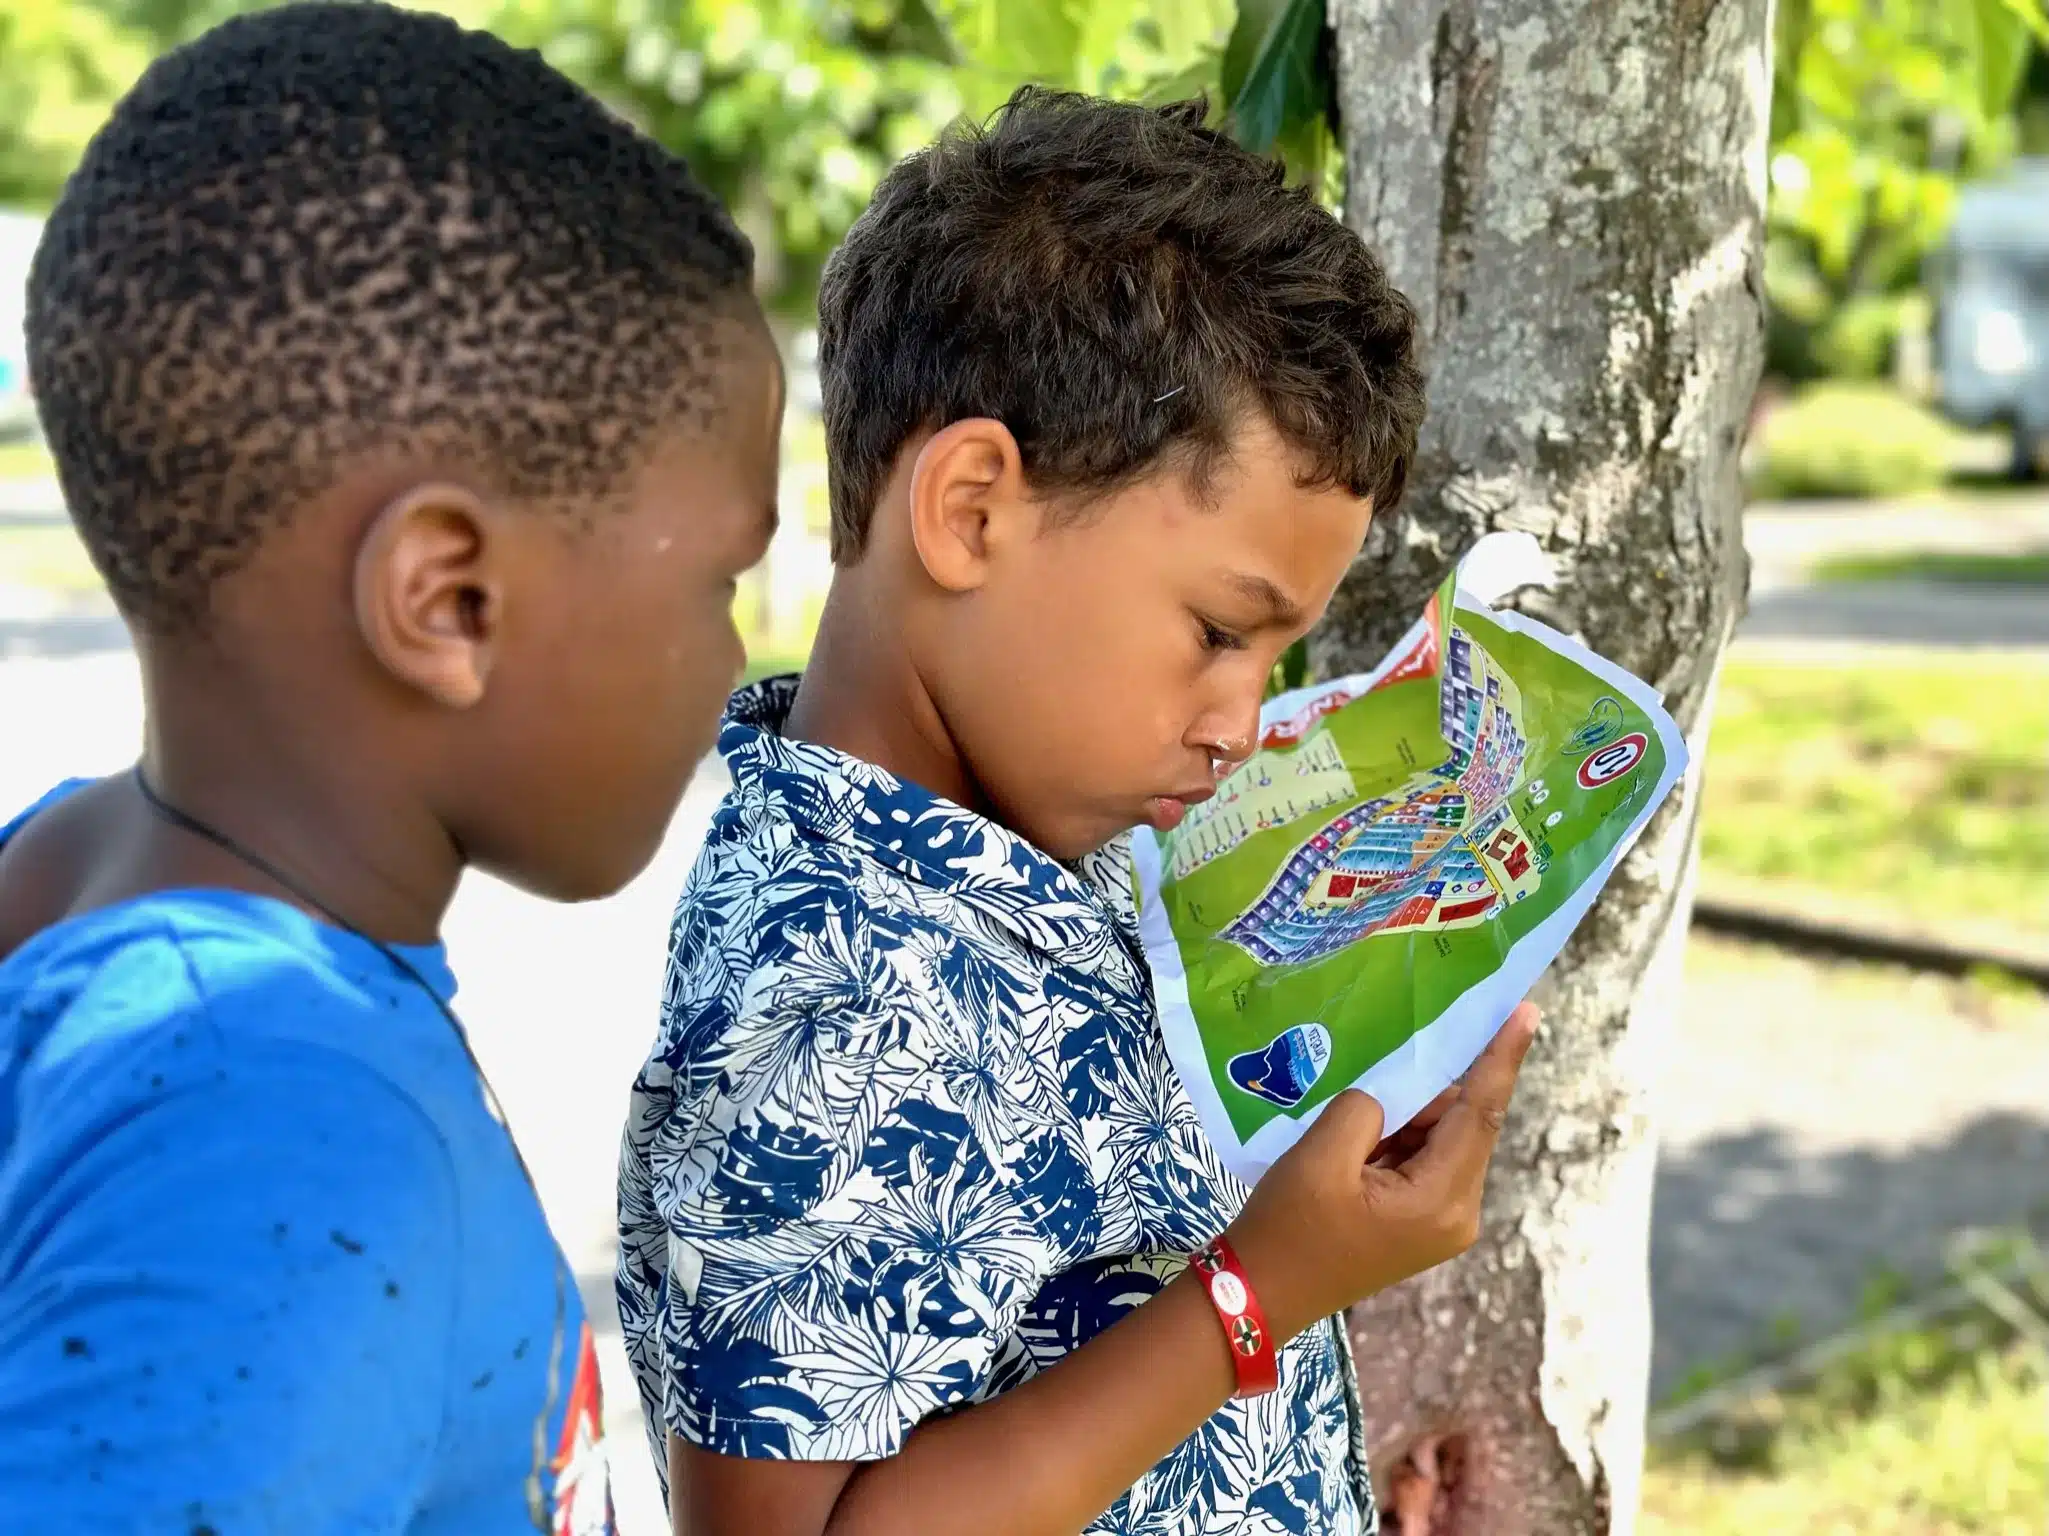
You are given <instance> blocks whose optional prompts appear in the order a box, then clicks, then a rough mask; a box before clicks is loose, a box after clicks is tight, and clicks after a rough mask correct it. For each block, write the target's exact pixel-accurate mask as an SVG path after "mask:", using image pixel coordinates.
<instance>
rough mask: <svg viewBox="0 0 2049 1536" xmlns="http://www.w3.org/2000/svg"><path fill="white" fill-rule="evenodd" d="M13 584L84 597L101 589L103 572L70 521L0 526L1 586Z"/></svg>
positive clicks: (12, 585) (67, 595)
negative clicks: (26, 525)
mask: <svg viewBox="0 0 2049 1536" xmlns="http://www.w3.org/2000/svg"><path fill="white" fill-rule="evenodd" d="M10 586H11V587H34V588H37V589H39V590H41V591H44V592H55V593H59V594H61V595H63V596H65V597H85V596H89V595H90V594H92V593H94V592H97V591H99V590H100V573H99V572H98V571H96V570H94V569H93V568H92V562H91V561H90V560H88V559H87V558H86V554H85V546H84V545H82V544H80V543H79V542H78V536H77V535H76V534H75V533H73V532H72V531H71V525H70V524H69V523H56V524H44V523H38V524H32V525H30V526H28V527H21V528H8V527H0V587H10Z"/></svg>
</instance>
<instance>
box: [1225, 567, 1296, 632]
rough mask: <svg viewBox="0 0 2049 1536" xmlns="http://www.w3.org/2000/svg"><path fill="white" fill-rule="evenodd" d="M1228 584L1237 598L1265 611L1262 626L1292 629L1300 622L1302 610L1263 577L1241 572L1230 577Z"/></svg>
mask: <svg viewBox="0 0 2049 1536" xmlns="http://www.w3.org/2000/svg"><path fill="white" fill-rule="evenodd" d="M1230 583H1231V586H1232V588H1233V590H1235V591H1236V592H1237V593H1238V594H1239V596H1241V597H1243V598H1244V599H1245V600H1246V601H1247V602H1250V603H1255V604H1257V605H1258V606H1259V607H1260V608H1262V609H1264V610H1265V618H1264V619H1263V620H1262V621H1261V622H1262V623H1263V624H1266V625H1271V626H1272V627H1274V628H1276V629H1293V628H1294V627H1295V626H1296V625H1298V624H1300V623H1301V622H1302V610H1301V609H1300V608H1297V607H1296V606H1295V604H1294V603H1293V602H1291V601H1290V600H1289V598H1288V594H1287V593H1285V592H1283V591H1282V590H1281V589H1280V588H1279V587H1277V586H1275V585H1274V584H1273V583H1272V582H1270V581H1268V580H1267V579H1266V578H1265V577H1264V576H1252V575H1248V574H1245V573H1242V572H1241V573H1239V574H1237V575H1234V576H1232V577H1231V578H1230Z"/></svg>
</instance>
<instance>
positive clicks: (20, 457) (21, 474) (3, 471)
mask: <svg viewBox="0 0 2049 1536" xmlns="http://www.w3.org/2000/svg"><path fill="white" fill-rule="evenodd" d="M53 473H54V471H53V470H52V468H51V466H50V453H49V450H48V449H46V448H45V447H44V446H43V445H42V444H41V443H40V442H38V441H36V440H35V439H34V438H29V439H26V440H24V441H21V442H0V480H42V479H45V478H47V477H48V476H49V475H51V474H53Z"/></svg>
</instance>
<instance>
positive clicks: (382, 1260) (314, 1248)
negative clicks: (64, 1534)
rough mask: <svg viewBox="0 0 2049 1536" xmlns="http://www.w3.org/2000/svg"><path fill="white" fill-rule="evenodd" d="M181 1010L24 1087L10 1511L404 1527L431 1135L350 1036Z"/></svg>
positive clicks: (11, 1261) (415, 1435) (0, 1292)
mask: <svg viewBox="0 0 2049 1536" xmlns="http://www.w3.org/2000/svg"><path fill="white" fill-rule="evenodd" d="M155 1033H157V1034H163V1033H166V1032H164V1031H157V1032H155ZM188 1034H189V1038H188ZM188 1034H181V1035H180V1036H179V1037H178V1038H177V1042H176V1048H175V1049H173V1048H171V1047H170V1046H169V1045H161V1046H160V1047H159V1048H157V1049H155V1050H154V1051H152V1050H151V1049H150V1048H149V1047H148V1046H147V1045H144V1046H142V1047H140V1048H136V1047H131V1046H128V1045H126V1044H125V1043H123V1044H119V1045H118V1046H117V1047H110V1048H106V1049H101V1048H99V1047H97V1046H95V1047H91V1048H89V1049H88V1050H86V1051H84V1052H81V1053H79V1054H78V1055H77V1056H74V1057H72V1058H69V1059H67V1060H65V1061H63V1062H60V1063H57V1064H55V1065H54V1066H52V1067H51V1068H50V1069H48V1070H47V1071H41V1072H32V1073H31V1074H30V1075H29V1077H28V1079H27V1080H26V1081H25V1082H24V1084H23V1090H22V1095H21V1099H20V1108H21V1110H22V1117H21V1122H20V1127H19V1132H18V1134H17V1135H16V1136H15V1138H14V1140H13V1142H12V1144H11V1146H10V1147H9V1148H8V1151H7V1157H6V1160H5V1163H4V1165H0V1232H4V1233H5V1238H4V1240H0V1487H5V1488H6V1489H7V1490H8V1491H9V1495H10V1508H11V1510H12V1512H13V1513H14V1515H15V1517H16V1519H17V1522H18V1523H19V1524H21V1525H22V1526H23V1528H25V1529H35V1530H48V1531H117V1530H140V1529H150V1530H157V1529H166V1530H168V1529H172V1528H175V1529H177V1530H180V1531H184V1530H188V1529H190V1530H198V1529H202V1528H209V1527H210V1528H212V1529H216V1530H220V1531H224V1532H225V1531H286V1530H289V1531H303V1532H307V1533H320V1532H329V1531H339V1530H343V1529H346V1530H351V1531H380V1532H384V1531H398V1530H403V1529H405V1528H406V1527H407V1525H408V1523H409V1521H410V1519H411V1517H412V1513H413V1510H414V1509H415V1507H416V1505H417V1503H418V1501H419V1499H420V1498H421V1497H422V1496H423V1493H424V1490H425V1487H426V1485H427V1478H428V1476H429V1474H430V1472H431V1465H432V1457H433V1454H434V1450H435V1447H436V1443H437V1440H438V1437H439V1434H440V1425H441V1417H442V1407H443V1404H444V1402H445V1400H446V1393H445V1366H446V1359H447V1350H448V1337H447V1334H448V1320H449V1316H450V1311H451V1308H452V1305H453V1275H454V1267H455V1265H456V1264H457V1263H458V1262H459V1256H458V1255H456V1254H455V1253H454V1252H453V1251H452V1250H453V1247H454V1245H453V1243H452V1242H451V1233H452V1232H453V1231H454V1229H455V1228H454V1222H455V1202H454V1193H453V1184H452V1180H451V1178H450V1174H449V1170H448V1164H447V1157H446V1153H445V1151H444V1149H443V1147H442V1145H441V1143H440V1141H439V1139H438V1137H437V1136H436V1135H435V1134H434V1132H433V1130H432V1129H431V1127H429V1126H428V1124H427V1123H426V1121H425V1120H424V1119H423V1118H422V1116H421V1114H420V1112H419V1111H418V1110H417V1109H416V1108H415V1107H414V1106H413V1105H412V1103H411V1102H410V1101H409V1100H407V1099H405V1098H404V1097H403V1096H402V1095H400V1094H398V1093H397V1092H396V1091H395V1090H394V1089H392V1088H391V1087H390V1086H389V1085H388V1084H386V1083H385V1082H384V1081H383V1080H382V1079H380V1078H378V1077H376V1076H375V1075H374V1074H372V1073H370V1072H369V1071H368V1070H367V1069H365V1068H364V1067H362V1066H361V1065H359V1064H358V1063H357V1062H355V1061H354V1060H353V1059H352V1058H349V1057H346V1056H343V1055H340V1054H338V1053H334V1052H329V1051H326V1050H322V1049H319V1048H317V1047H286V1046H277V1045H268V1046H262V1047H258V1048H256V1049H257V1051H258V1052H260V1054H254V1055H251V1054H244V1053H243V1052H241V1051H240V1050H239V1049H238V1051H237V1052H236V1053H235V1054H234V1055H233V1056H227V1055H223V1054H222V1053H220V1052H219V1051H217V1050H216V1049H215V1047H214V1045H213V1044H212V1041H213V1036H212V1034H211V1032H210V1031H209V1030H208V1029H207V1027H206V1025H205V1022H204V1020H198V1021H196V1022H195V1023H194V1025H193V1027H192V1029H191V1030H190V1031H189V1032H188Z"/></svg>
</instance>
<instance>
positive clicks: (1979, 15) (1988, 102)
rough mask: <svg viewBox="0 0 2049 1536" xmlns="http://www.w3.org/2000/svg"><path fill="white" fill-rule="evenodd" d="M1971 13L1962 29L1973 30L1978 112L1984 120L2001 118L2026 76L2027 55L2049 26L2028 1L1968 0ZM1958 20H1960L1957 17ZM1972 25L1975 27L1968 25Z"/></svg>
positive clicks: (2011, 103) (2009, 106)
mask: <svg viewBox="0 0 2049 1536" xmlns="http://www.w3.org/2000/svg"><path fill="white" fill-rule="evenodd" d="M1971 4H1972V11H1973V12H1974V14H1971V15H1970V16H1969V20H1968V21H1966V22H1965V30H1966V31H1970V30H1975V32H1976V34H1977V37H1976V43H1977V47H1976V50H1975V52H1976V55H1977V60H1976V62H1977V76H1978V78H1977V86H1978V93H1977V94H1978V100H1979V105H1980V109H1981V110H1982V111H1983V112H1984V114H1985V116H1986V117H1987V118H1996V117H2001V116H2004V115H2005V113H2006V112H2007V111H2008V109H2009V108H2011V107H2012V105H2013V98H2014V93H2015V92H2017V91H2018V90H2019V89H2020V84H2021V77H2022V76H2023V75H2025V74H2026V73H2027V69H2028V55H2029V54H2030V53H2032V52H2033V51H2034V47H2035V43H2036V42H2037V40H2038V39H2041V38H2043V37H2044V33H2043V31H2042V30H2041V29H2042V28H2044V27H2049V22H2044V20H2043V18H2042V13H2041V12H2040V10H2038V9H2037V8H2036V7H2035V6H2034V5H2032V4H2030V3H2027V0H1971ZM1960 19H1961V18H1960ZM1971 22H1975V23H1976V25H1975V28H1973V27H1971V25H1970V23H1971Z"/></svg>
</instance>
